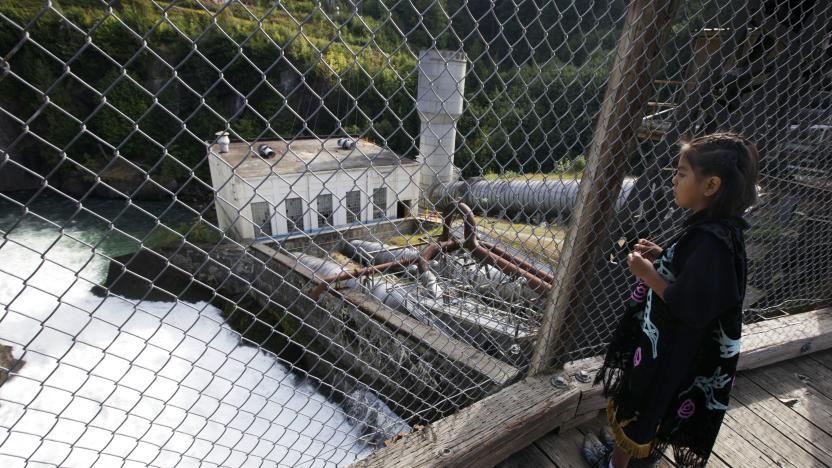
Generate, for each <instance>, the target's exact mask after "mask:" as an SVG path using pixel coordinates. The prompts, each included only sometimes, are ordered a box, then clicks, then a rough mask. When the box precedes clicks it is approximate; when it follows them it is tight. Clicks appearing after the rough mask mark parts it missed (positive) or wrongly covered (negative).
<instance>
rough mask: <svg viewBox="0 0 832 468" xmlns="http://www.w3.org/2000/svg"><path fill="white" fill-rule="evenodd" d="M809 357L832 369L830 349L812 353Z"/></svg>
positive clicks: (831, 352) (831, 351)
mask: <svg viewBox="0 0 832 468" xmlns="http://www.w3.org/2000/svg"><path fill="white" fill-rule="evenodd" d="M810 358H811V359H814V360H815V361H817V362H819V363H821V364H823V365H824V366H826V368H828V369H832V350H828V351H821V352H817V353H813V354H812V355H811V356H810ZM827 396H829V395H827Z"/></svg>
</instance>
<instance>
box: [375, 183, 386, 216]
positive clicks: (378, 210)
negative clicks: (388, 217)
mask: <svg viewBox="0 0 832 468" xmlns="http://www.w3.org/2000/svg"><path fill="white" fill-rule="evenodd" d="M385 214H387V189H386V188H377V189H373V219H381V218H384V215H385Z"/></svg>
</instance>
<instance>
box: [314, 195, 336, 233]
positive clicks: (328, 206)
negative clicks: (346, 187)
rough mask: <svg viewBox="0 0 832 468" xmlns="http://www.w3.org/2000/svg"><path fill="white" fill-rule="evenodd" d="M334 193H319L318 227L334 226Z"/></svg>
mask: <svg viewBox="0 0 832 468" xmlns="http://www.w3.org/2000/svg"><path fill="white" fill-rule="evenodd" d="M333 224H334V220H333V218H332V195H330V194H326V195H318V227H319V228H321V227H325V226H332V225H333Z"/></svg>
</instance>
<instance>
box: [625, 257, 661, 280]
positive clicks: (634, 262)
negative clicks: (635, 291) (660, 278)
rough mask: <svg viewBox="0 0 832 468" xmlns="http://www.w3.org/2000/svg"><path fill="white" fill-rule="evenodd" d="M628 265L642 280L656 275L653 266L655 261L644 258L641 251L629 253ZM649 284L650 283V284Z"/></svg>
mask: <svg viewBox="0 0 832 468" xmlns="http://www.w3.org/2000/svg"><path fill="white" fill-rule="evenodd" d="M627 266H629V267H630V272H631V273H632V274H634V275H635V276H636V277H637V278H639V279H641V280H642V281H645V282H647V281H646V280H648V279H650V278H651V276H655V273H656V269H655V268H654V267H653V262H651V261H650V260H648V259H646V258H644V257H643V256H642V255H641V254H640V253H639V252H632V253H630V254H628V255H627ZM648 285H649V284H648Z"/></svg>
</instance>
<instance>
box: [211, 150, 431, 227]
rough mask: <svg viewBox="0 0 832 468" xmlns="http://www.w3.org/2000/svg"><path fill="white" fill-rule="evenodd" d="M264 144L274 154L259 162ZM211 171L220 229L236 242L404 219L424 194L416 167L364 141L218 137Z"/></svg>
mask: <svg viewBox="0 0 832 468" xmlns="http://www.w3.org/2000/svg"><path fill="white" fill-rule="evenodd" d="M225 141H227V140H225ZM263 144H265V145H268V146H269V147H270V148H271V150H273V151H274V154H271V155H268V156H267V157H263V156H261V155H260V152H259V149H260V145H263ZM226 146H227V147H226ZM209 165H210V170H211V180H212V184H213V187H214V192H215V197H216V207H217V218H218V220H219V227H220V228H221V229H222V230H223V231H225V232H226V233H227V234H228V235H229V236H231V237H232V238H234V239H237V240H250V239H255V238H260V237H266V236H279V235H283V234H291V233H295V232H297V233H300V232H314V231H316V230H318V229H332V228H338V227H342V226H346V225H350V224H355V223H363V222H372V221H376V220H385V219H395V218H400V217H404V216H407V215H408V214H409V213H410V212H411V210H414V209H415V208H416V204H417V203H418V200H419V194H420V190H419V182H420V178H419V167H420V166H419V163H417V162H416V161H414V160H412V159H408V158H403V157H400V156H398V155H397V154H395V153H393V152H392V151H390V150H389V149H384V148H381V147H379V146H377V145H375V144H372V143H370V142H367V141H361V140H359V141H356V142H355V144H354V145H353V146H351V147H350V148H349V149H344V148H342V147H341V146H340V145H339V140H338V139H328V140H320V139H317V138H315V139H298V140H294V141H291V142H288V144H287V143H284V142H282V141H279V140H278V141H261V142H257V143H256V144H254V145H253V147H252V146H251V145H249V144H248V143H245V142H234V143H225V142H224V138H220V139H219V142H218V144H215V145H213V146H211V148H210V153H209Z"/></svg>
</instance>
